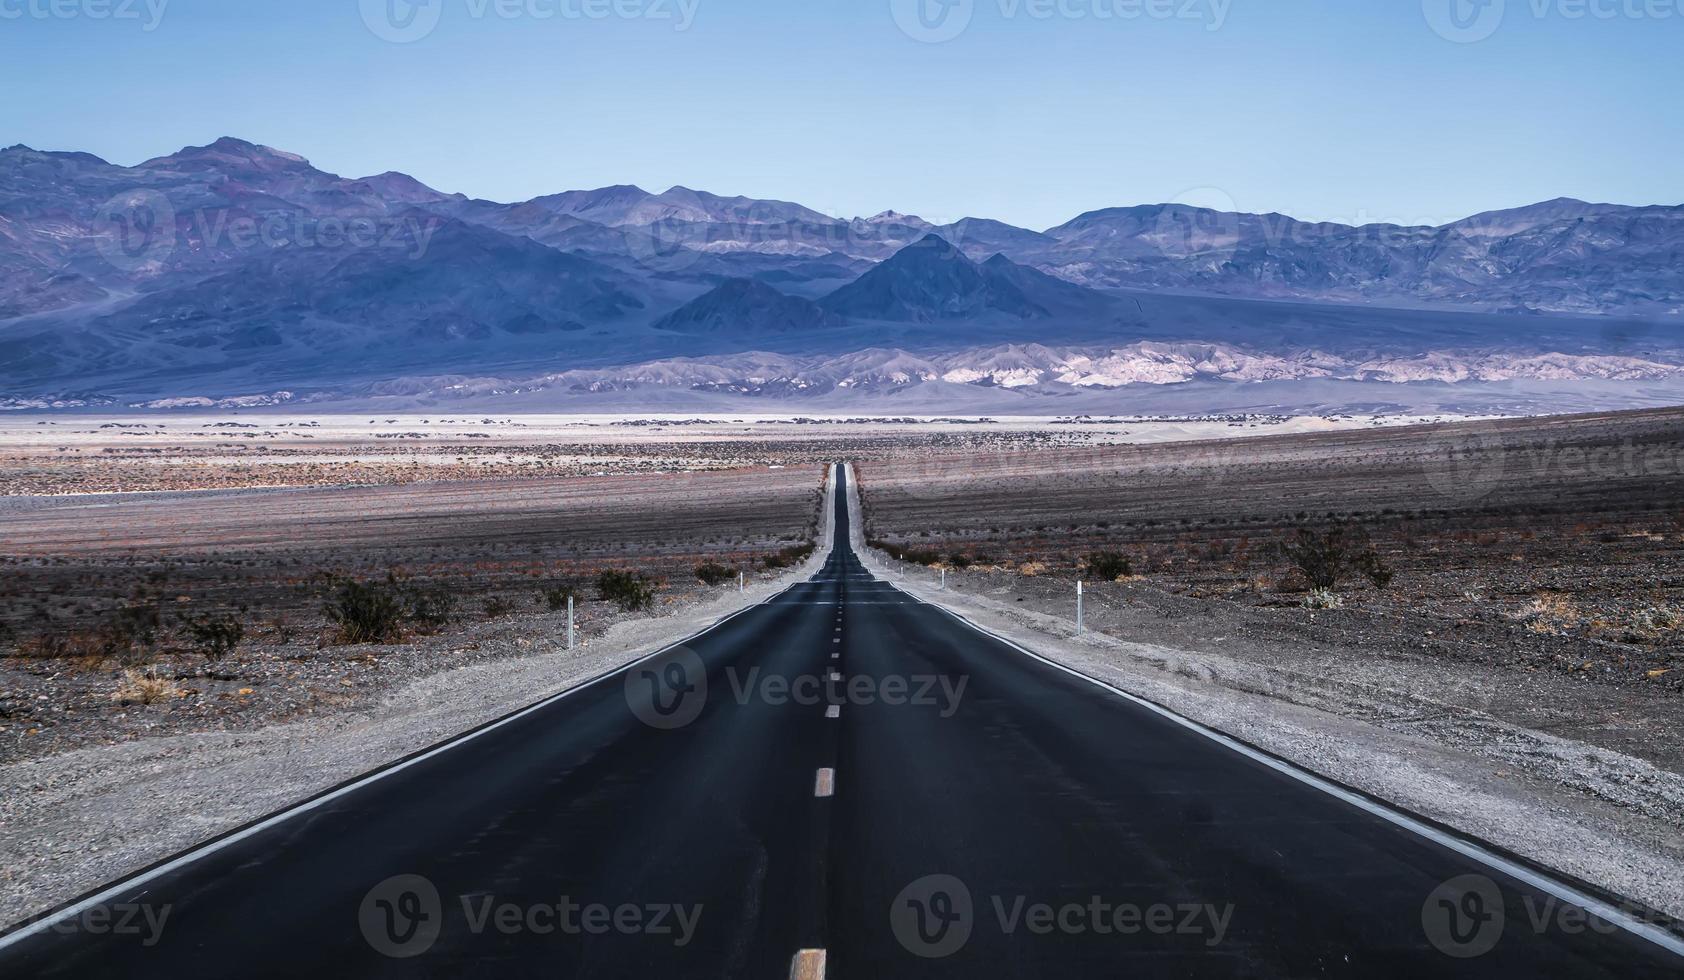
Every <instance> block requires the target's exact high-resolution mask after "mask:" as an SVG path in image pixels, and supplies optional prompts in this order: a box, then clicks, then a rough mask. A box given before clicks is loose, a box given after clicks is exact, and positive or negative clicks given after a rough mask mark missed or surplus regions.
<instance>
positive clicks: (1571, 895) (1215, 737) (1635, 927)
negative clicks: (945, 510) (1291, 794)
mask: <svg viewBox="0 0 1684 980" xmlns="http://www.w3.org/2000/svg"><path fill="white" fill-rule="evenodd" d="M891 584H892V583H891ZM895 587H896V588H897V589H899V588H900V587H899V586H895ZM901 591H902V592H905V591H906V590H904V589H901ZM906 594H907V595H908V596H910V597H911V598H912V599H913V600H914V601H916V602H918V603H920V604H922V605H926V606H929V607H930V608H931V609H936V610H939V611H941V612H944V613H946V614H947V615H949V616H951V617H953V618H954V619H955V620H958V621H959V622H961V623H963V624H965V625H966V626H969V627H970V628H971V629H973V630H975V631H977V632H978V633H981V634H982V635H984V636H986V637H988V638H990V639H993V640H998V641H999V642H1001V643H1004V644H1005V645H1006V646H1008V647H1011V648H1012V649H1014V650H1016V651H1017V652H1019V653H1021V654H1024V655H1025V656H1028V657H1032V658H1034V659H1036V660H1039V661H1040V662H1042V663H1044V664H1046V665H1047V666H1049V667H1055V668H1057V669H1058V670H1061V671H1063V672H1065V673H1066V674H1069V675H1070V676H1072V677H1076V678H1080V679H1081V680H1084V681H1087V682H1088V683H1089V684H1092V685H1094V686H1095V687H1098V688H1102V689H1104V690H1106V691H1110V692H1111V693H1112V694H1115V695H1117V696H1118V697H1120V698H1122V699H1124V700H1126V701H1130V702H1133V703H1134V704H1137V705H1139V706H1140V707H1142V708H1145V709H1146V710H1148V711H1151V712H1153V713H1154V714H1157V715H1161V716H1163V717H1164V718H1167V719H1169V720H1170V721H1173V722H1175V723H1176V724H1178V725H1181V726H1182V727H1184V728H1187V729H1190V730H1192V731H1194V732H1197V733H1198V734H1200V735H1203V736H1204V737H1206V738H1208V739H1210V740H1211V741H1213V742H1216V743H1217V744H1219V745H1221V746H1223V747H1225V748H1228V749H1231V750H1232V751H1234V752H1238V753H1239V754H1240V755H1243V756H1245V757H1246V758H1248V759H1251V760H1253V761H1256V762H1260V763H1262V764H1263V765H1265V766H1268V767H1269V768H1270V769H1273V770H1275V771H1276V772H1280V773H1283V774H1285V775H1287V776H1291V777H1292V778H1293V779H1296V780H1298V781H1299V782H1301V783H1304V784H1306V785H1309V786H1312V787H1314V788H1315V789H1319V790H1321V791H1322V792H1324V793H1326V794H1328V795H1329V796H1333V797H1336V798H1338V799H1340V800H1343V801H1344V802H1346V803H1349V804H1350V805H1352V806H1354V807H1356V808H1357V809H1359V810H1363V811H1365V812H1367V813H1370V814H1373V815H1374V816H1377V817H1379V818H1381V819H1383V820H1385V821H1387V822H1388V823H1391V824H1394V825H1396V826H1398V827H1401V828H1402V829H1404V830H1407V831H1410V832H1411V833H1414V834H1416V835H1419V836H1421V837H1425V838H1426V839H1427V840H1430V841H1432V842H1433V843H1435V844H1438V845H1440V846H1442V847H1446V848H1449V849H1450V850H1452V851H1455V852H1456V853H1458V854H1460V855H1462V856H1463V857H1468V858H1472V859H1473V860H1475V861H1477V862H1479V863H1481V864H1483V865H1485V866H1486V867H1488V868H1491V869H1492V870H1494V871H1497V872H1500V873H1502V874H1505V875H1508V876H1509V877H1510V878H1513V879H1515V880H1517V881H1521V882H1524V883H1526V884H1528V885H1531V886H1532V887H1533V888H1536V889H1538V890H1539V891H1541V892H1544V893H1545V894H1548V895H1551V896H1553V897H1554V898H1556V899H1558V900H1560V901H1563V902H1567V903H1568V904H1571V905H1577V906H1579V907H1580V908H1582V909H1584V910H1585V911H1586V912H1589V913H1591V914H1592V915H1594V916H1596V917H1597V918H1599V919H1601V920H1602V921H1604V922H1609V923H1613V924H1614V925H1617V926H1619V927H1620V928H1622V929H1624V930H1625V931H1627V932H1629V933H1631V934H1633V935H1636V936H1641V937H1642V938H1644V939H1647V940H1649V941H1650V942H1652V943H1654V944H1655V945H1657V946H1659V947H1661V948H1662V949H1664V950H1666V951H1668V952H1670V953H1675V954H1677V955H1679V956H1684V937H1679V936H1676V935H1674V934H1673V933H1671V932H1669V931H1668V930H1666V929H1663V928H1661V927H1660V926H1657V925H1655V924H1654V923H1652V922H1645V921H1644V920H1642V919H1640V918H1637V917H1636V916H1634V915H1631V914H1629V913H1627V912H1626V911H1625V910H1623V909H1620V908H1618V907H1616V906H1613V905H1610V904H1608V903H1607V902H1605V901H1603V900H1602V899H1600V898H1597V897H1596V896H1594V895H1590V894H1588V893H1586V892H1584V891H1581V890H1579V889H1578V888H1575V887H1573V886H1572V885H1570V884H1568V883H1566V882H1564V881H1557V880H1555V879H1554V878H1550V877H1548V876H1547V875H1544V874H1542V873H1540V872H1538V871H1536V870H1534V869H1532V868H1529V867H1527V866H1525V865H1523V864H1520V863H1518V862H1515V861H1511V860H1509V859H1508V858H1506V857H1503V856H1502V855H1500V854H1497V853H1495V852H1493V851H1490V850H1488V849H1486V848H1484V847H1481V846H1479V845H1478V844H1475V843H1474V842H1472V841H1468V840H1463V839H1462V838H1460V837H1458V836H1456V835H1454V834H1447V833H1445V832H1444V831H1442V830H1439V829H1438V828H1437V827H1434V826H1432V825H1431V824H1428V823H1425V822H1423V821H1421V820H1419V819H1417V818H1415V817H1412V816H1410V815H1409V814H1407V813H1404V812H1402V811H1401V810H1394V809H1392V808H1391V807H1388V806H1385V805H1382V804H1380V803H1378V802H1376V801H1374V800H1371V799H1369V798H1368V797H1366V796H1362V795H1360V794H1357V793H1353V792H1351V791H1350V790H1348V789H1346V788H1344V787H1343V786H1340V785H1338V784H1337V783H1334V782H1331V781H1330V780H1327V779H1324V778H1322V777H1321V776H1318V775H1316V774H1315V773H1313V772H1310V771H1309V770H1306V769H1300V768H1299V767H1297V766H1295V765H1292V764H1291V763H1288V762H1284V761H1282V760H1280V759H1277V758H1275V757H1274V756H1271V755H1269V754H1267V753H1264V752H1260V751H1258V750H1257V749H1254V748H1252V747H1251V746H1249V745H1246V744H1245V743H1244V742H1241V741H1239V740H1237V739H1235V738H1233V737H1231V736H1228V735H1224V734H1223V733H1221V732H1219V731H1217V730H1216V729H1214V728H1210V727H1208V726H1206V725H1202V724H1200V723H1199V722H1196V721H1194V720H1193V719H1191V718H1188V717H1186V716H1185V715H1181V714H1177V713H1176V712H1174V711H1172V710H1170V709H1169V708H1166V707H1164V706H1163V705H1161V704H1157V703H1155V702H1152V701H1148V700H1146V699H1145V698H1143V697H1140V696H1139V695H1136V694H1130V693H1129V692H1128V691H1125V690H1123V689H1122V688H1120V687H1116V686H1114V685H1111V684H1107V683H1106V682H1105V681H1102V680H1100V679H1099V678H1097V677H1094V676H1092V675H1091V674H1085V673H1083V672H1082V671H1079V670H1076V669H1075V668H1073V667H1067V666H1065V665H1064V664H1061V663H1059V662H1058V661H1056V660H1051V659H1048V658H1047V657H1043V656H1042V655H1040V654H1038V653H1036V652H1035V651H1033V650H1031V649H1029V648H1028V647H1025V646H1023V645H1022V644H1020V643H1018V642H1016V641H1014V640H1011V639H1008V638H1007V637H1004V636H1001V635H1000V634H998V633H996V632H994V631H993V630H990V629H987V628H985V627H982V626H978V625H977V624H976V623H973V622H971V621H970V620H968V619H966V618H965V617H963V616H961V615H959V614H958V613H956V612H954V611H953V610H951V609H948V608H947V607H945V606H941V605H937V604H936V603H933V602H927V601H925V600H924V599H921V598H919V597H918V596H916V595H913V594H912V593H910V592H907V593H906Z"/></svg>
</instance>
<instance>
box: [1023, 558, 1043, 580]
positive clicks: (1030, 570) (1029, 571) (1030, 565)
mask: <svg viewBox="0 0 1684 980" xmlns="http://www.w3.org/2000/svg"><path fill="white" fill-rule="evenodd" d="M1046 570H1047V563H1046V562H1041V561H1026V562H1024V563H1023V564H1021V565H1019V566H1017V573H1018V574H1019V575H1023V576H1026V577H1028V578H1034V577H1035V576H1037V575H1042V574H1045V573H1046Z"/></svg>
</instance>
